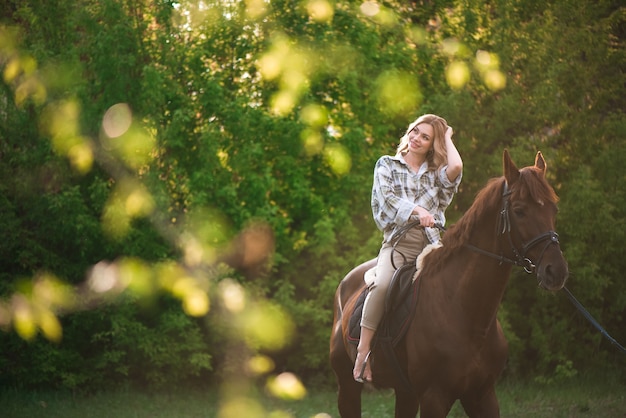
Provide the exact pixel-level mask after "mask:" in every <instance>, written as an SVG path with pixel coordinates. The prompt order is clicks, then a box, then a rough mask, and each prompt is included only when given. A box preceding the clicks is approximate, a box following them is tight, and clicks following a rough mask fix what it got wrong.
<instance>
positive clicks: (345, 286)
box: [336, 258, 376, 307]
mask: <svg viewBox="0 0 626 418" xmlns="http://www.w3.org/2000/svg"><path fill="white" fill-rule="evenodd" d="M375 266H376V259H375V258H373V259H371V260H368V261H366V262H364V263H362V264H359V265H358V266H356V267H355V268H353V269H352V270H351V271H350V272H349V273H348V274H346V276H345V277H344V278H343V280H341V283H339V287H338V288H337V295H336V297H337V303H338V304H339V306H342V307H345V306H346V304H347V303H348V302H349V300H350V299H351V298H352V297H354V296H355V295H357V294H358V293H359V291H360V290H361V289H362V288H363V286H364V285H365V282H364V280H363V279H364V276H365V272H367V271H368V270H369V269H371V268H372V267H375Z"/></svg>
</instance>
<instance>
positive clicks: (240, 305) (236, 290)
mask: <svg viewBox="0 0 626 418" xmlns="http://www.w3.org/2000/svg"><path fill="white" fill-rule="evenodd" d="M219 290H220V292H221V295H222V301H223V303H224V306H225V307H226V309H228V310H229V311H231V312H235V313H236V312H241V311H243V309H244V308H245V307H246V294H245V292H244V289H243V287H241V285H240V284H239V283H237V282H235V281H234V280H231V279H225V280H222V281H221V282H220V284H219Z"/></svg>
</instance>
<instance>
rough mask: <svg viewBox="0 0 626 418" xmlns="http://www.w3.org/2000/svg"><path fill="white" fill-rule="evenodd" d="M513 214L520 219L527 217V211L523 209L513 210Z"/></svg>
mask: <svg viewBox="0 0 626 418" xmlns="http://www.w3.org/2000/svg"><path fill="white" fill-rule="evenodd" d="M513 213H514V214H515V216H517V217H518V218H523V217H524V216H525V215H526V211H524V209H523V208H513Z"/></svg>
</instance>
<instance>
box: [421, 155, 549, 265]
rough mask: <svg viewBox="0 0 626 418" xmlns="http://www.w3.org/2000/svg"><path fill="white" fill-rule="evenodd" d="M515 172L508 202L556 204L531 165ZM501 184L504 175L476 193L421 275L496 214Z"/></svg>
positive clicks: (447, 255) (546, 185) (501, 190)
mask: <svg viewBox="0 0 626 418" xmlns="http://www.w3.org/2000/svg"><path fill="white" fill-rule="evenodd" d="M519 173H520V176H519V179H518V180H517V181H515V183H514V184H513V185H512V186H511V187H510V192H511V197H510V199H511V200H523V199H532V200H534V201H535V202H541V203H542V204H554V205H556V203H557V202H558V200H559V199H558V196H557V195H556V193H555V192H554V189H553V188H552V187H551V186H550V184H548V181H547V180H546V178H545V176H544V173H543V171H542V170H540V169H539V168H537V167H534V166H532V167H525V168H522V169H521V170H519ZM504 183H505V178H504V176H501V177H495V178H492V179H490V180H489V181H488V182H487V184H486V185H485V187H483V188H482V189H481V190H480V191H479V192H478V194H477V195H476V198H475V199H474V202H473V203H472V205H471V206H470V208H469V209H468V210H467V211H466V212H465V213H464V214H463V216H461V218H460V219H459V220H458V222H457V223H455V224H453V225H451V226H450V228H448V229H447V230H446V232H445V233H444V234H443V237H442V239H441V242H442V244H443V246H442V247H441V248H438V249H437V250H435V251H432V252H431V253H430V254H428V256H427V257H426V258H425V260H424V261H425V263H424V270H423V272H422V274H423V275H428V274H434V273H435V272H436V271H437V270H439V268H440V267H441V266H443V264H444V263H445V260H446V259H447V258H448V257H450V256H451V255H452V254H453V253H454V252H456V250H457V249H458V248H460V247H462V246H463V245H465V244H467V243H468V241H469V238H470V235H471V234H472V231H473V230H474V228H475V227H476V225H477V224H478V222H479V221H480V219H481V218H482V217H483V216H484V214H485V213H486V212H492V213H497V212H498V211H499V210H500V207H501V204H502V192H503V188H504ZM494 233H495V230H494Z"/></svg>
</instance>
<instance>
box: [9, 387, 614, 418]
mask: <svg viewBox="0 0 626 418" xmlns="http://www.w3.org/2000/svg"><path fill="white" fill-rule="evenodd" d="M498 396H499V399H500V409H501V415H502V417H503V418H509V417H510V418H517V417H531V418H544V417H545V418H548V417H549V418H583V417H584V418H626V384H625V383H623V382H622V383H616V382H613V381H606V380H601V379H594V380H586V379H582V378H577V379H576V380H570V381H567V382H565V383H561V384H554V383H553V384H551V385H543V384H536V383H532V384H519V383H507V382H503V383H500V385H499V386H498ZM335 402H336V394H335V391H334V390H330V389H326V390H313V389H310V388H309V392H308V394H307V396H306V397H305V398H304V399H303V400H301V401H280V400H277V399H273V398H269V397H263V396H260V397H258V398H257V401H248V402H245V401H238V402H235V405H236V406H235V407H233V408H231V409H230V410H229V411H230V413H225V412H223V413H222V414H220V413H219V411H220V405H221V402H220V398H219V395H218V391H217V390H210V391H199V390H181V389H177V390H174V391H171V392H166V391H162V392H158V393H154V392H152V393H148V392H145V391H144V392H139V391H132V390H117V391H111V392H106V393H99V394H96V395H90V396H80V395H75V396H73V395H72V394H67V393H24V392H17V391H14V390H8V391H7V390H5V391H4V392H2V393H0V417H3V418H37V417H44V418H48V417H50V418H105V417H106V418H110V417H115V418H165V417H167V418H212V417H216V418H217V417H220V418H255V417H269V418H289V417H291V418H312V417H315V418H329V417H333V418H335V417H338V416H339V415H338V414H337V410H336V407H335ZM393 402H394V398H393V393H392V392H390V391H365V392H364V394H363V402H362V403H363V417H364V418H386V417H393ZM448 416H449V417H453V418H454V417H465V414H464V413H463V411H462V409H461V408H460V406H459V405H458V404H455V406H454V407H453V409H452V411H451V412H450V414H449V415H448Z"/></svg>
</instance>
